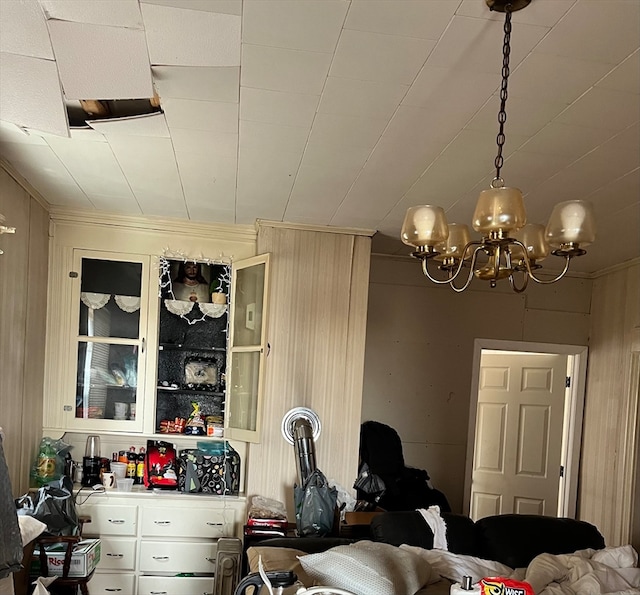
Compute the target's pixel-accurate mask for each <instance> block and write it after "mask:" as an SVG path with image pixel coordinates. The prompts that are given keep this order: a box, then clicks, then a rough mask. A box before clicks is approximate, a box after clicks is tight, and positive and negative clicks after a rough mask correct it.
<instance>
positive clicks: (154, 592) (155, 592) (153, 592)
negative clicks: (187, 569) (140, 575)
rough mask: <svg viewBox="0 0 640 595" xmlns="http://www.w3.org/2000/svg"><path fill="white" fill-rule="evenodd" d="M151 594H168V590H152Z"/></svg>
mask: <svg viewBox="0 0 640 595" xmlns="http://www.w3.org/2000/svg"><path fill="white" fill-rule="evenodd" d="M150 593H151V595H167V592H166V591H151V592H150Z"/></svg>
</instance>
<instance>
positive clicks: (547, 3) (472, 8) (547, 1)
mask: <svg viewBox="0 0 640 595" xmlns="http://www.w3.org/2000/svg"><path fill="white" fill-rule="evenodd" d="M575 2H576V0H535V1H534V2H532V3H531V4H529V6H527V7H526V9H525V10H518V11H517V12H514V13H513V14H512V22H513V24H514V25H517V24H518V23H526V24H527V25H541V26H543V27H553V26H554V25H555V24H556V23H557V22H558V21H559V20H560V19H561V18H562V17H563V16H564V15H565V14H566V13H567V11H568V10H569V9H570V8H571V7H572V6H573V5H574V4H575ZM456 14H458V15H461V16H467V17H476V18H480V19H491V20H494V21H501V22H504V13H502V12H497V11H491V10H489V7H488V6H487V4H486V2H476V0H462V3H461V4H460V6H459V7H458V9H457V10H456Z"/></svg>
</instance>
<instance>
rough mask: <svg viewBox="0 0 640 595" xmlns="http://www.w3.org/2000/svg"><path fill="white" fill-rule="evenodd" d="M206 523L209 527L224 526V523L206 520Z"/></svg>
mask: <svg viewBox="0 0 640 595" xmlns="http://www.w3.org/2000/svg"><path fill="white" fill-rule="evenodd" d="M207 525H209V527H224V523H209V522H207Z"/></svg>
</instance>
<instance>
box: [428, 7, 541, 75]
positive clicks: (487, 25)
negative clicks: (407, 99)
mask: <svg viewBox="0 0 640 595" xmlns="http://www.w3.org/2000/svg"><path fill="white" fill-rule="evenodd" d="M547 31H548V29H547V28H545V27H537V26H534V25H520V26H519V27H518V28H517V29H516V28H514V31H513V34H512V37H511V58H510V66H511V68H512V69H515V67H516V66H517V65H518V64H519V62H520V61H521V60H523V59H524V58H525V57H526V56H527V55H528V54H529V52H531V50H532V49H533V48H534V47H535V46H536V44H537V43H538V42H539V41H540V40H541V39H542V38H543V37H544V36H545V34H546V33H547ZM503 38H504V32H503V25H502V23H501V22H497V21H490V20H484V19H473V18H467V17H459V16H456V17H454V18H453V20H452V21H451V24H450V25H449V27H448V28H447V30H446V31H445V33H444V35H443V36H442V38H441V39H440V41H439V42H438V45H436V47H435V49H434V50H433V52H432V53H431V55H430V56H429V61H428V62H427V65H428V66H434V67H439V68H453V69H455V70H472V71H474V72H488V73H494V74H495V73H500V71H501V69H502V45H503ZM463 39H464V40H465V43H461V40H463Z"/></svg>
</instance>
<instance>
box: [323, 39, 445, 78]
mask: <svg viewBox="0 0 640 595" xmlns="http://www.w3.org/2000/svg"><path fill="white" fill-rule="evenodd" d="M434 46H435V41H432V40H426V39H417V38H413V37H400V36H398V35H383V34H380V33H367V32H363V31H349V30H345V31H343V32H342V35H341V36H340V42H339V43H338V48H337V50H336V55H335V57H334V59H333V62H332V64H331V71H330V75H331V76H334V77H342V78H352V79H358V80H365V81H380V82H389V83H400V84H405V85H410V84H411V83H412V82H413V80H414V79H415V78H416V75H417V74H418V72H419V71H420V68H422V66H423V64H424V63H425V60H426V59H427V57H428V56H429V53H430V52H431V50H432V49H433V48H434Z"/></svg>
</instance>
